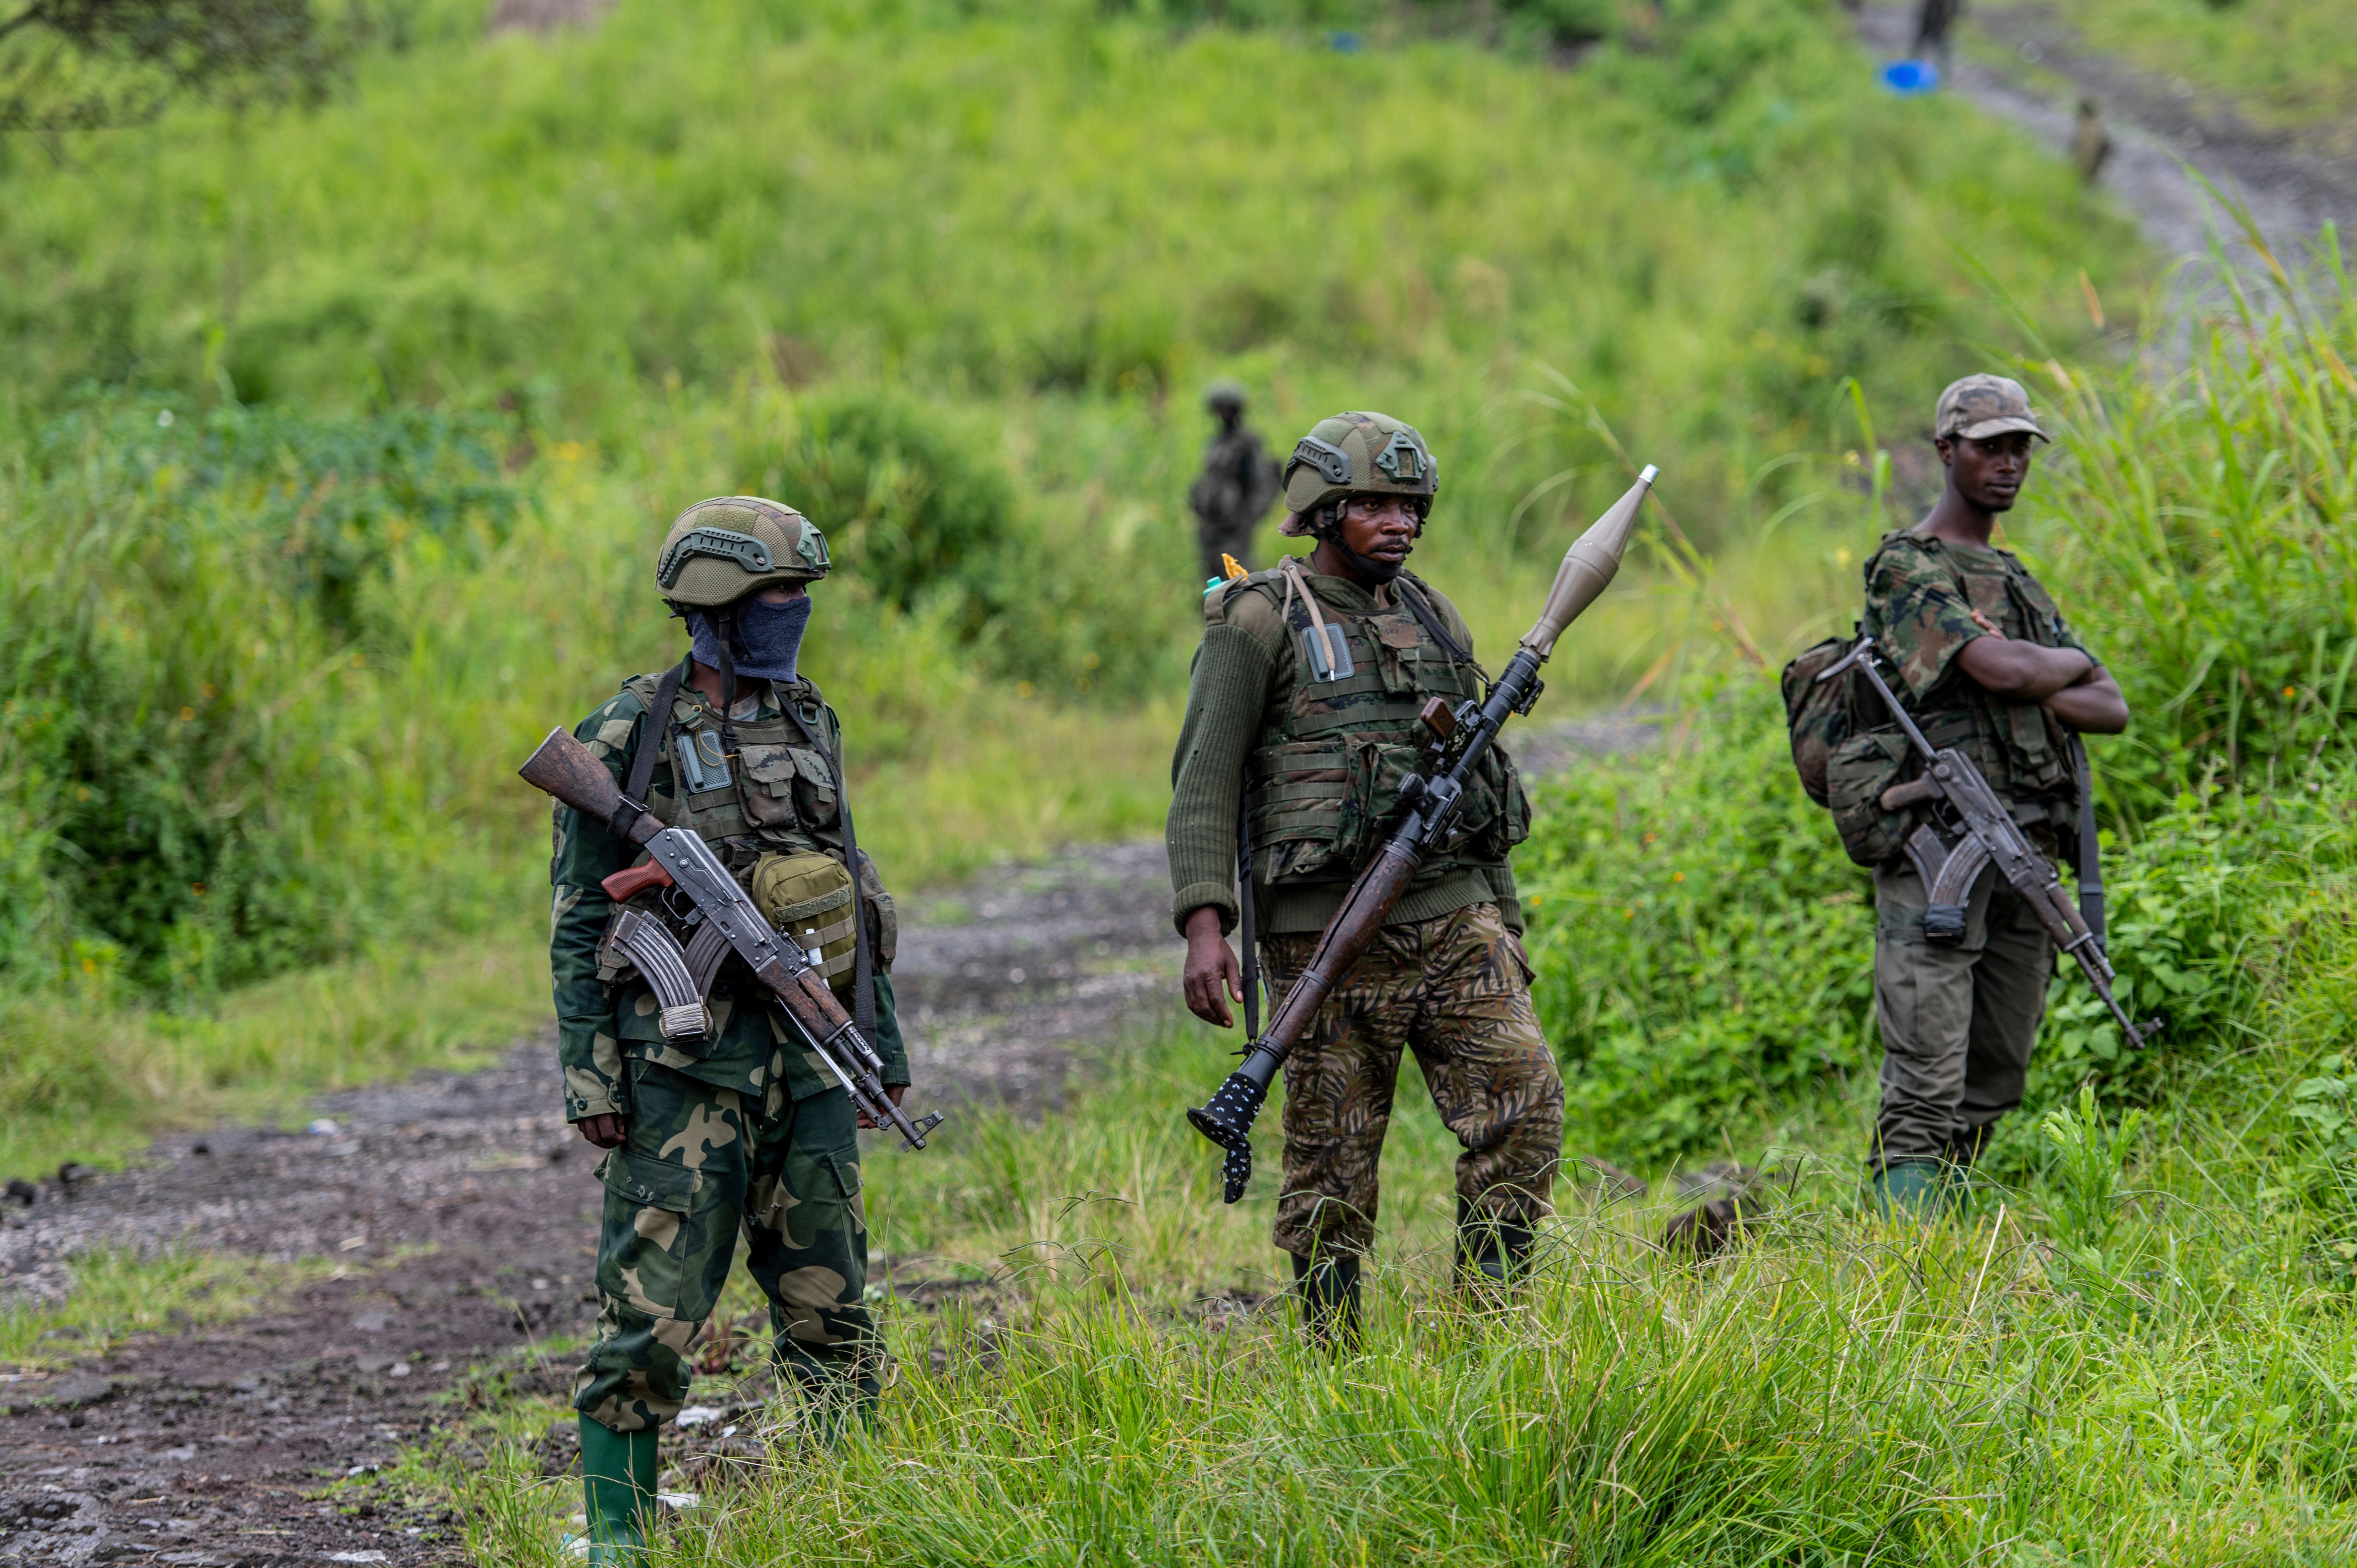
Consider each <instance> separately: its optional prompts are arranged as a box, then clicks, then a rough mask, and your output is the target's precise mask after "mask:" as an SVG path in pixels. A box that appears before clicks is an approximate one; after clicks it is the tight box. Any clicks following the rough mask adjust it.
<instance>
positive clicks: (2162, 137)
mask: <svg viewBox="0 0 2357 1568" xmlns="http://www.w3.org/2000/svg"><path fill="white" fill-rule="evenodd" d="M1915 14H1916V7H1915V6H1914V5H1911V4H1910V5H1891V4H1875V5H1865V6H1862V7H1860V9H1859V11H1858V33H1859V37H1860V38H1861V39H1862V40H1863V41H1864V42H1865V43H1866V45H1867V48H1869V49H1870V50H1871V51H1872V52H1873V54H1874V56H1875V57H1876V58H1877V59H1885V60H1889V59H1900V58H1903V57H1904V56H1905V55H1906V54H1907V53H1908V51H1909V49H1910V47H1911V45H1912V44H1913V41H1914V38H1915ZM1975 34H1976V35H1978V37H1979V38H1982V39H1984V40H1987V41H1990V42H1994V43H1996V44H1997V45H1998V46H2000V48H2001V52H1996V51H1984V52H1975V51H1973V50H1970V49H1968V48H1966V47H1965V46H1966V43H1967V41H1968V38H1969V36H1970V35H1975ZM1991 53H1995V58H1994V59H1991V58H1990V54H1991ZM2016 62H2018V64H2017V63H2016ZM1950 80H1951V81H1952V83H1953V87H1954V89H1955V91H1959V92H1961V93H1963V94H1964V96H1965V97H1967V98H1969V99H1970V100H1972V102H1975V103H1976V104H1978V105H1979V106H1980V107H1981V108H1983V109H1985V110H1986V111H1988V112H1989V113H1994V114H1996V115H1997V116H1999V117H2000V118H2003V119H2007V120H2011V121H2014V122H2015V123H2017V124H2020V125H2022V126H2024V127H2026V128H2027V129H2029V131H2030V132H2031V133H2032V134H2035V135H2036V136H2037V137H2038V139H2039V140H2040V142H2042V143H2043V144H2045V145H2046V146H2047V147H2048V148H2049V149H2050V150H2051V151H2053V152H2054V153H2056V154H2057V155H2058V156H2062V157H2065V158H2067V157H2069V156H2071V143H2072V132H2073V128H2074V125H2075V124H2076V116H2077V113H2078V103H2079V101H2080V100H2081V99H2087V100H2091V101H2093V102H2094V104H2095V105H2096V107H2097V111H2098V113H2099V114H2100V115H2101V117H2102V121H2103V124H2104V129H2105V131H2106V133H2107V134H2109V135H2110V137H2111V139H2112V153H2111V156H2110V157H2109V159H2108V160H2107V161H2106V162H2105V163H2104V167H2103V171H2102V175H2101V181H2102V184H2103V185H2104V188H2106V189H2108V190H2110V191H2111V192H2112V193H2113V194H2114V195H2115V197H2117V198H2118V199H2119V200H2120V202H2121V203H2122V204H2123V205H2124V206H2125V207H2126V208H2127V209H2129V211H2130V212H2132V213H2133V214H2134V215H2135V217H2136V220H2137V222H2138V224H2139V225H2140V226H2141V227H2142V228H2143V230H2144V231H2145V233H2146V236H2147V238H2149V239H2150V240H2151V241H2152V242H2153V243H2154V244H2155V245H2156V246H2158V247H2159V248H2160V249H2161V250H2162V251H2163V252H2166V253H2168V254H2169V255H2173V256H2191V255H2201V254H2203V253H2205V252H2207V251H2208V250H2209V247H2210V243H2211V239H2212V235H2213V234H2215V235H2220V236H2223V237H2226V238H2227V239H2228V242H2229V243H2228V247H2227V248H2228V250H2229V252H2230V253H2235V254H2243V253H2246V252H2245V247H2244V244H2243V243H2242V242H2241V240H2240V237H2239V231H2238V230H2237V228H2236V226H2235V224H2234V221H2233V219H2232V217H2231V216H2229V215H2228V214H2227V212H2226V211H2225V209H2223V208H2222V206H2220V204H2219V202H2218V201H2217V199H2215V198H2214V197H2212V195H2211V194H2210V193H2209V192H2208V191H2207V190H2204V189H2203V188H2202V187H2201V182H2200V181H2199V180H2196V179H2195V178H2193V177H2191V176H2190V175H2189V174H2188V173H2187V168H2188V166H2190V167H2191V168H2192V169H2193V170H2195V171H2198V173H2199V174H2200V175H2201V177H2203V178H2205V179H2207V180H2208V181H2209V182H2210V183H2211V184H2212V185H2213V186H2215V187H2216V188H2218V190H2220V191H2221V192H2222V193H2224V194H2225V195H2226V196H2228V197H2230V198H2232V199H2234V200H2236V201H2238V202H2241V203H2242V204H2244V206H2245V207H2246V208H2247V209H2248V210H2249V212H2250V214H2251V217H2252V219H2253V220H2255V222H2256V223H2257V225H2258V227H2259V229H2260V231H2261V232H2262V233H2264V234H2265V235H2266V237H2267V240H2268V242H2269V243H2270V244H2271V245H2272V246H2274V247H2275V248H2276V252H2277V254H2278V255H2279V256H2280V257H2282V258H2283V260H2284V261H2285V262H2286V263H2287V265H2296V264H2297V263H2298V262H2299V261H2301V260H2302V259H2303V258H2305V257H2306V256H2307V254H2308V249H2309V242H2312V241H2313V240H2314V238H2315V236H2316V233H2317V231H2318V230H2319V229H2320V228H2321V227H2322V226H2323V225H2324V224H2325V223H2326V222H2327V221H2332V222H2336V223H2339V224H2341V226H2343V227H2344V228H2345V227H2346V226H2347V225H2348V224H2349V223H2351V222H2352V220H2357V125H2352V124H2322V125H2316V126H2310V127H2307V128H2304V129H2300V130H2277V129H2273V128H2269V127H2266V126H2263V125H2260V124H2255V123H2254V122H2253V121H2251V120H2250V119H2249V118H2247V117H2245V116H2244V114H2242V113H2240V112H2238V110H2237V109H2236V107H2235V105H2234V104H2233V103H2232V102H2228V101H2226V100H2224V99H2222V98H2219V97H2217V96H2215V95H2212V94H2204V93H2202V92H2200V91H2196V90H2195V89H2194V88H2192V87H2191V86H2190V85H2188V84H2187V83H2185V82H2182V81H2175V80H2172V79H2170V78H2168V77H2164V76H2159V75H2156V74H2154V73H2152V72H2150V71H2147V70H2140V69H2138V68H2137V67H2136V66H2133V65H2130V64H2128V63H2126V62H2125V61H2122V60H2119V59H2115V58H2112V57H2110V56H2107V55H2104V54H2102V53H2099V52H2097V51H2094V50H2093V49H2090V48H2087V47H2086V46H2085V45H2084V44H2083V42H2082V41H2081V40H2080V39H2079V38H2077V36H2076V35H2075V34H2074V33H2073V32H2072V30H2071V28H2070V27H2067V26H2066V25H2065V24H2064V23H2063V22H2061V20H2060V19H2059V18H2058V17H2057V16H2055V15H2054V13H2053V12H2052V10H2051V9H2050V7H2048V6H2046V5H2039V4H2034V3H2033V4H2028V5H1975V6H1972V7H1971V8H1969V9H1968V10H1967V11H1966V13H1965V19H1964V24H1963V27H1962V28H1961V29H1960V32H1959V34H1958V36H1957V47H1956V49H1955V52H1954V59H1953V70H1952V72H1951V77H1950Z"/></svg>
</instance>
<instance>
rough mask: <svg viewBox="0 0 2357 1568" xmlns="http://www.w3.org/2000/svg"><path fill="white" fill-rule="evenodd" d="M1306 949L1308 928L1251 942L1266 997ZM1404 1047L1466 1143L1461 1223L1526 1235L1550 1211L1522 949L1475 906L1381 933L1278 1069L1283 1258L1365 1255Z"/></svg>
mask: <svg viewBox="0 0 2357 1568" xmlns="http://www.w3.org/2000/svg"><path fill="white" fill-rule="evenodd" d="M1317 945H1318V938H1317V936H1316V935H1315V934H1314V933H1310V932H1300V933H1296V934H1291V935H1286V936H1271V937H1264V938H1262V939H1261V945H1260V950H1261V959H1262V961H1263V963H1264V964H1265V966H1266V968H1267V972H1268V977H1269V985H1270V993H1271V994H1272V995H1275V996H1282V995H1283V994H1284V993H1285V992H1286V988H1287V987H1289V986H1290V985H1291V984H1292V983H1293V980H1294V977H1295V976H1296V975H1297V974H1299V973H1300V972H1301V970H1302V966H1303V965H1305V964H1307V963H1308V961H1309V954H1310V951H1311V950H1312V949H1313V948H1315V947H1316V946H1317ZM1402 1047H1405V1048H1406V1049H1409V1050H1412V1051H1414V1052H1415V1059H1416V1062H1417V1065H1419V1066H1420V1067H1422V1068H1423V1069H1424V1080H1425V1084H1426V1087H1427V1088H1429V1089H1430V1090H1431V1091H1432V1101H1433V1104H1434V1105H1435V1106H1436V1107H1437V1109H1438V1110H1439V1112H1440V1119H1441V1121H1442V1122H1444V1123H1446V1124H1447V1125H1448V1130H1449V1131H1450V1132H1452V1133H1456V1134H1457V1141H1458V1144H1462V1145H1463V1148H1464V1153H1462V1154H1461V1155H1458V1158H1457V1195H1458V1197H1459V1198H1460V1199H1462V1200H1463V1202H1464V1204H1465V1205H1467V1206H1469V1207H1468V1208H1467V1209H1466V1212H1468V1213H1469V1214H1470V1215H1472V1216H1473V1217H1475V1218H1477V1219H1482V1220H1486V1221H1490V1222H1493V1223H1502V1224H1510V1225H1523V1226H1528V1225H1530V1224H1532V1223H1533V1222H1534V1221H1535V1220H1537V1219H1540V1218H1542V1217H1543V1216H1544V1215H1546V1214H1547V1213H1549V1212H1550V1211H1551V1209H1550V1205H1549V1202H1548V1198H1549V1196H1550V1195H1551V1193H1552V1192H1553V1190H1554V1187H1555V1165H1556V1162H1557V1161H1558V1159H1560V1157H1561V1155H1562V1152H1563V1075H1562V1073H1561V1072H1560V1071H1559V1070H1558V1069H1556V1067H1555V1053H1554V1052H1553V1051H1552V1050H1550V1049H1548V1048H1547V1043H1546V1037H1545V1036H1544V1035H1542V1034H1541V1033H1540V1032H1539V1021H1538V1015H1537V1014H1536V1013H1535V1012H1534V1011H1533V1009H1532V1006H1531V970H1530V963H1529V961H1528V959H1526V958H1525V957H1524V956H1523V944H1522V940H1521V939H1520V938H1518V937H1517V936H1515V935H1514V933H1513V932H1512V931H1510V930H1508V929H1506V927H1505V925H1504V923H1503V922H1502V921H1501V919H1500V918H1499V914H1498V907H1497V906H1496V905H1495V904H1474V905H1469V906H1468V907H1467V908H1462V909H1459V910H1458V911H1456V912H1455V913H1454V914H1449V915H1443V916H1440V917H1439V918H1436V919H1430V920H1416V921H1412V922H1407V923H1404V924H1401V925H1396V926H1386V927H1385V928H1383V932H1382V934H1381V935H1379V936H1377V937H1376V939H1375V940H1374V943H1373V945H1372V946H1371V947H1369V948H1368V950H1367V951H1366V952H1365V954H1364V955H1363V956H1361V958H1360V960H1359V961H1358V963H1357V964H1356V965H1355V966H1354V967H1353V968H1352V969H1351V973H1350V974H1349V976H1348V977H1346V978H1345V979H1344V980H1343V982H1342V983H1341V984H1340V985H1338V986H1336V987H1335V988H1334V991H1333V993H1331V994H1330V995H1329V996H1328V997H1327V998H1326V1002H1325V1004H1324V1005H1323V1006H1322V1007H1320V1008H1319V1009H1318V1016H1317V1018H1316V1020H1315V1021H1314V1022H1312V1024H1311V1025H1310V1027H1309V1032H1308V1034H1307V1035H1306V1036H1304V1037H1303V1039H1302V1040H1301V1042H1300V1043H1299V1044H1298V1045H1297V1046H1296V1047H1294V1050H1293V1054H1292V1055H1291V1056H1290V1057H1288V1058H1286V1063H1285V1185H1284V1188H1283V1190H1282V1191H1281V1192H1280V1193H1279V1194H1278V1197H1277V1200H1276V1244H1277V1246H1278V1247H1279V1248H1281V1249H1282V1250H1284V1251H1287V1252H1291V1253H1293V1254H1295V1255H1296V1256H1298V1257H1313V1256H1317V1255H1320V1254H1333V1255H1343V1254H1347V1255H1353V1256H1356V1255H1362V1254H1364V1253H1365V1252H1366V1251H1368V1250H1369V1249H1370V1248H1371V1247H1372V1244H1373V1242H1374V1236H1375V1205H1376V1198H1377V1192H1376V1185H1377V1184H1376V1171H1377V1166H1378V1165H1379V1164H1380V1162H1381V1161H1382V1158H1383V1133H1384V1131H1385V1130H1386V1129H1387V1128H1388V1127H1389V1126H1390V1124H1391V1113H1392V1092H1393V1088H1394V1084H1395V1083H1396V1081H1397V1079H1398V1077H1399V1066H1400V1051H1401V1049H1402Z"/></svg>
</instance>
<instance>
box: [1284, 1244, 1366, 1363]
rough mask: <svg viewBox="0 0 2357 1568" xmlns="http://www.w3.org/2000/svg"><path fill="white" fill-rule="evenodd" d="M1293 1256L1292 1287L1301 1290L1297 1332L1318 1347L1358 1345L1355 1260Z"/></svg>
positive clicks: (1349, 1257) (1350, 1257)
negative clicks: (1312, 1260) (1299, 1317)
mask: <svg viewBox="0 0 2357 1568" xmlns="http://www.w3.org/2000/svg"><path fill="white" fill-rule="evenodd" d="M1291 1256H1292V1258H1293V1288H1294V1289H1295V1290H1297V1291H1299V1292H1300V1293H1301V1332H1302V1335H1303V1337H1306V1338H1307V1339H1308V1341H1309V1343H1310V1344H1312V1345H1314V1346H1316V1347H1317V1348H1318V1349H1321V1350H1323V1349H1327V1348H1337V1349H1341V1350H1346V1351H1347V1350H1355V1349H1357V1348H1358V1346H1359V1260H1358V1258H1357V1257H1356V1256H1355V1255H1352V1254H1347V1253H1346V1254H1340V1255H1337V1254H1327V1255H1325V1256H1321V1257H1319V1258H1318V1260H1317V1261H1316V1262H1311V1261H1310V1260H1309V1259H1308V1258H1305V1257H1302V1256H1301V1255H1300V1254H1299V1253H1294V1254H1291Z"/></svg>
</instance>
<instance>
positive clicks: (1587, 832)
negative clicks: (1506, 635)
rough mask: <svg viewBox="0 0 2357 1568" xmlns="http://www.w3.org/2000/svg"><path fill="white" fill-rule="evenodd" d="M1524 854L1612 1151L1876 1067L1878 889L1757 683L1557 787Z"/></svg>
mask: <svg viewBox="0 0 2357 1568" xmlns="http://www.w3.org/2000/svg"><path fill="white" fill-rule="evenodd" d="M1536 805H1537V809H1538V826H1537V829H1536V831H1535V832H1534V834H1533V836H1532V839H1531V841H1530V843H1527V844H1525V845H1524V846H1523V849H1522V850H1521V851H1520V852H1518V854H1516V857H1515V875H1516V877H1517V879H1518V881H1519V882H1520V884H1521V885H1522V887H1523V908H1524V910H1525V912H1526V915H1527V917H1528V919H1529V923H1530V930H1531V943H1530V946H1531V957H1532V962H1533V964H1534V967H1535V968H1536V970H1537V971H1538V975H1539V980H1538V985H1537V1002H1538V1005H1539V1010H1540V1015H1541V1018H1542V1021H1543V1022H1544V1025H1545V1026H1546V1030H1547V1037H1548V1039H1549V1040H1550V1041H1552V1042H1553V1043H1554V1045H1555V1049H1556V1051H1557V1052H1558V1053H1559V1054H1560V1055H1561V1056H1562V1057H1563V1058H1564V1060H1565V1064H1566V1075H1567V1077H1568V1079H1569V1087H1570V1091H1571V1098H1572V1101H1573V1103H1574V1106H1575V1108H1576V1110H1577V1112H1579V1113H1581V1114H1583V1115H1584V1116H1586V1117H1587V1119H1588V1120H1589V1122H1590V1123H1591V1125H1592V1127H1593V1129H1594V1130H1595V1133H1596V1136H1598V1138H1600V1139H1602V1140H1604V1142H1605V1145H1606V1147H1608V1148H1609V1150H1610V1151H1612V1152H1613V1153H1614V1154H1615V1155H1616V1156H1625V1157H1630V1158H1634V1159H1639V1160H1646V1161H1651V1160H1655V1159H1659V1158H1663V1157H1665V1156H1667V1155H1673V1154H1677V1153H1681V1152H1684V1151H1688V1150H1696V1149H1705V1148H1709V1147H1712V1146H1714V1145H1715V1144H1717V1142H1718V1139H1719V1135H1720V1132H1721V1130H1722V1129H1723V1128H1725V1127H1727V1126H1729V1125H1736V1126H1740V1125H1742V1124H1743V1123H1744V1122H1746V1121H1747V1120H1748V1118H1749V1116H1751V1115H1754V1114H1756V1113H1757V1112H1758V1111H1759V1110H1760V1108H1761V1107H1763V1106H1766V1105H1769V1104H1772V1103H1775V1102H1777V1101H1785V1100H1790V1099H1792V1098H1793V1097H1796V1096H1804V1095H1808V1094H1812V1093H1814V1092H1815V1091H1816V1090H1818V1089H1819V1088H1820V1087H1821V1086H1823V1085H1824V1084H1825V1083H1827V1082H1829V1081H1834V1080H1836V1079H1839V1078H1841V1077H1844V1076H1848V1075H1855V1074H1857V1073H1858V1072H1859V1071H1861V1070H1862V1069H1865V1068H1867V1066H1868V1064H1869V1063H1870V1062H1871V1060H1872V1042H1873V1038H1874V1036H1873V1027H1874V1025H1873V956H1872V955H1873V940H1874V909H1873V902H1872V900H1873V891H1872V886H1871V884H1870V882H1869V880H1868V878H1867V875H1866V874H1865V873H1864V872H1862V871H1860V870H1858V869H1857V867H1856V866H1853V865H1850V863H1849V861H1848V860H1847V858H1846V857H1845V856H1844V854H1842V849H1841V844H1840V842H1839V840H1838V839H1836V838H1835V834H1834V831H1833V822H1832V819H1831V818H1830V817H1828V816H1826V815H1825V813H1824V812H1823V811H1819V810H1818V809H1817V808H1816V807H1814V806H1813V805H1811V804H1810V803H1809V800H1808V798H1807V797H1806V796H1804V795H1803V794H1802V793H1801V789H1800V786H1799V784H1798V782H1797V781H1796V780H1795V779H1793V778H1792V767H1791V763H1790V761H1789V759H1788V757H1787V755H1786V751H1785V741H1784V731H1783V724H1782V709H1781V706H1780V705H1779V703H1778V702H1777V699H1776V696H1775V694H1774V693H1773V692H1772V691H1770V690H1769V689H1768V688H1766V687H1765V686H1764V685H1762V684H1760V683H1758V682H1751V683H1748V684H1746V685H1743V686H1739V687H1737V688H1734V689H1732V690H1729V691H1728V692H1727V693H1725V694H1724V696H1723V698H1722V699H1721V700H1720V701H1719V702H1718V703H1714V704H1711V705H1709V706H1707V707H1706V708H1704V709H1702V710H1700V711H1698V712H1697V713H1696V714H1695V715H1694V716H1693V718H1692V719H1691V720H1690V721H1687V722H1684V723H1681V725H1679V726H1678V729H1677V730H1676V732H1675V733H1674V736H1673V738H1672V739H1671V740H1670V742H1669V743H1668V744H1667V746H1665V748H1664V754H1663V755H1662V756H1660V757H1639V758H1632V759H1629V760H1625V761H1622V762H1620V763H1619V764H1616V765H1611V766H1604V767H1597V768H1581V769H1579V770H1577V772H1576V774H1575V775H1574V776H1573V777H1572V778H1570V779H1566V780H1565V781H1564V782H1562V783H1559V784H1549V785H1545V786H1544V787H1542V789H1541V790H1540V792H1539V795H1538V799H1537V801H1536Z"/></svg>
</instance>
